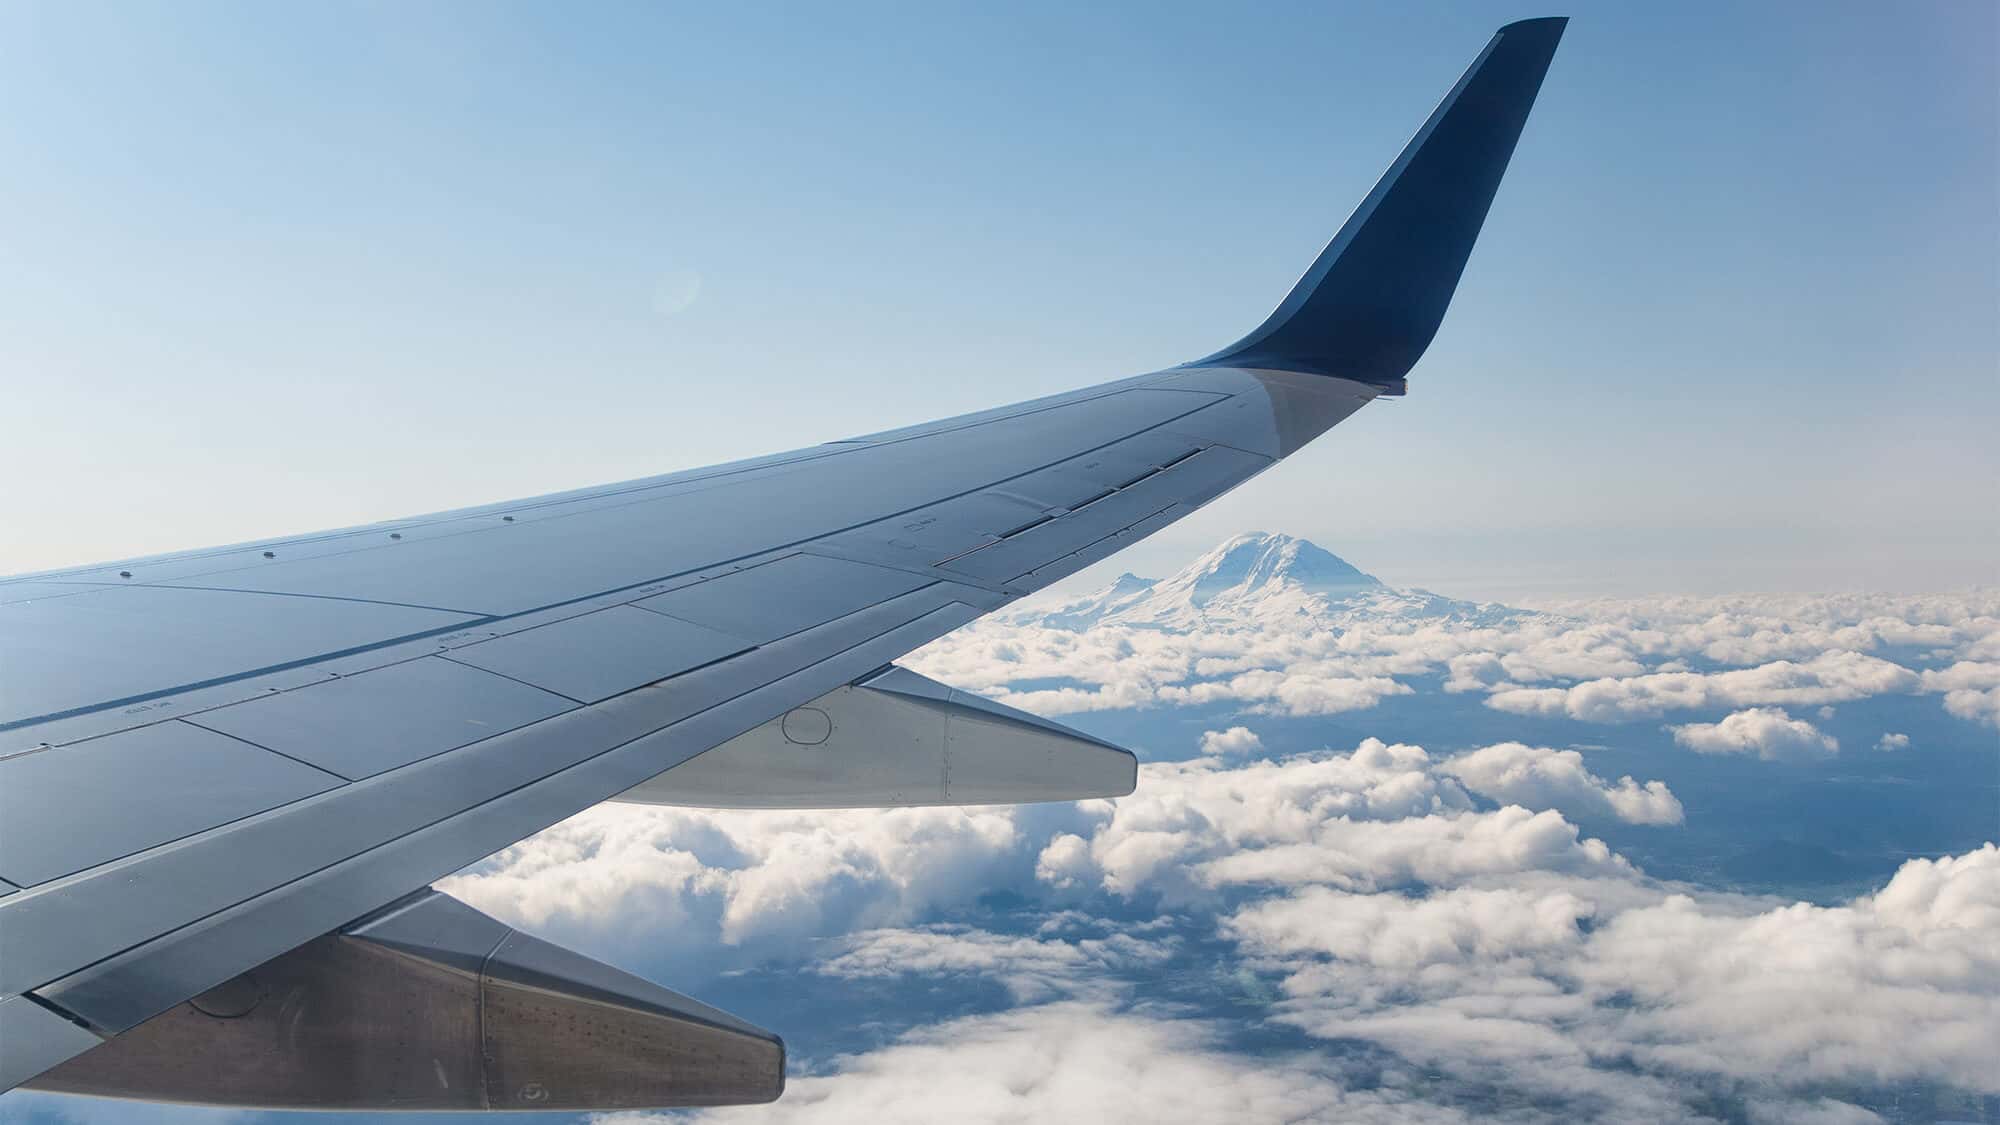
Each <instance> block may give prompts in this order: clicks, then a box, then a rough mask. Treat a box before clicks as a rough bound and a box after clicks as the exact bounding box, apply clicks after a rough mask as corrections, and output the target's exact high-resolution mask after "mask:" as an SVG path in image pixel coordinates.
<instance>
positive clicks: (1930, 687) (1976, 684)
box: [1923, 660, 2000, 727]
mask: <svg viewBox="0 0 2000 1125" xmlns="http://www.w3.org/2000/svg"><path fill="white" fill-rule="evenodd" d="M1923 685H1924V690H1925V691H1930V692H1942V693H1943V694H1944V709H1945V710H1946V711H1949V712H1951V713H1952V714H1954V715H1957V716H1958V717H1959V718H1961V719H1970V720H1972V721H1973V722H1976V723H1987V724H1990V725H1992V726H1996V727H2000V662H1980V661H1970V660H1961V661H1959V662H1958V663H1956V664H1953V665H1952V666H1951V667H1949V668H1946V669H1943V670H1942V671H1930V672H1925V673H1924V674H1923Z"/></svg>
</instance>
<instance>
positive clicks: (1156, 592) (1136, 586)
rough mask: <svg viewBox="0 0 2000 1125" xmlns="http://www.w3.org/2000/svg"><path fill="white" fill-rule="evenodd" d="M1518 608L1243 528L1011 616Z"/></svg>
mask: <svg viewBox="0 0 2000 1125" xmlns="http://www.w3.org/2000/svg"><path fill="white" fill-rule="evenodd" d="M1520 612H1521V611H1519V610H1514V609H1511V608H1509V607H1507V606H1502V605H1495V604H1491V603H1478V602H1465V601H1458V600H1456V599H1453V598H1446V597H1442V596H1440V595H1438V594H1433V593H1431V592H1429V591H1427V590H1416V589H1401V588H1398V587H1394V586H1389V585H1387V584H1385V583H1383V582H1382V581H1381V580H1380V579H1377V578H1376V577H1374V576H1373V575H1370V574H1366V573H1363V572H1362V571H1360V570H1359V569H1357V568H1355V567H1354V566H1353V565H1352V564H1350V563H1348V562H1347V561H1346V560H1345V559H1342V558H1340V557H1339V556H1337V555H1335V554H1333V553H1332V552H1331V551H1328V550H1326V549H1324V548H1322V547H1319V546H1317V545H1315V544H1313V543H1311V542H1308V541H1307V540H1304V539H1299V538H1297V537H1295V536H1291V535H1272V534H1267V533H1264V532H1248V533H1245V534H1243V535H1237V536H1232V537H1231V538H1229V539H1225V540H1223V541H1222V542H1221V543H1219V544H1217V545H1216V546H1215V547H1214V548H1213V549H1211V550H1210V551H1209V552H1208V553H1207V554H1205V555H1203V556H1201V557H1200V558H1198V559H1196V560H1195V561H1194V562H1192V563H1189V564H1188V565H1187V566H1186V567H1184V568H1183V569H1182V570H1181V571H1180V572H1179V573H1177V574H1175V575H1173V576H1172V577H1170V578H1164V579H1150V578H1141V577H1139V576H1137V575H1134V574H1122V575H1119V576H1118V578H1117V580H1116V581H1114V582H1112V583H1111V584H1110V585H1109V586H1106V587H1105V588H1103V589H1102V590H1098V591H1097V592H1095V593H1092V594H1088V595H1085V596H1083V597H1079V598H1073V599H1070V600H1067V601H1063V602H1058V603H1055V604H1049V603H1046V602H1044V603H1042V604H1040V605H1039V606H1036V605H1028V606H1023V607H1022V608H1021V609H1020V610H1019V611H1017V612H1016V613H1015V614H1014V615H1012V616H1013V617H1014V619H1015V620H1019V621H1033V622H1035V623H1038V624H1041V625H1046V626H1049V627H1051V628H1059V629H1075V630H1082V629H1087V628H1090V627H1091V626H1093V625H1101V624H1115V625H1129V626H1138V627H1153V628H1161V629H1186V628H1191V627H1193V626H1196V625H1206V626H1210V627H1214V626H1218V625H1222V626H1226V625H1229V624H1233V623H1239V622H1240V623H1242V624H1246V625H1249V624H1255V623H1258V622H1266V623H1268V622H1270V621H1271V620H1272V619H1273V618H1297V617H1306V618H1310V619H1313V620H1315V621H1318V622H1321V623H1324V624H1326V625H1328V626H1338V625H1339V624H1341V623H1342V622H1343V621H1346V620H1354V619H1358V618H1361V617H1369V618H1381V617H1402V618H1450V619H1454V620H1458V621H1464V622H1468V623H1488V622H1497V621H1500V620H1504V619H1506V618H1509V617H1513V616H1515V615H1517V614H1519V613H1520Z"/></svg>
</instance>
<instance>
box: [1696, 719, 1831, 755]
mask: <svg viewBox="0 0 2000 1125" xmlns="http://www.w3.org/2000/svg"><path fill="white" fill-rule="evenodd" d="M1668 729H1670V730H1671V731H1673V735H1674V741H1675V742H1678V743H1680V744H1681V745H1682V746H1685V747H1687V748H1688V749H1690V750H1693V751H1696V752H1697V753H1701V754H1755V755H1757V756H1758V757H1759V758H1764V759H1767V760H1771V761H1810V760H1812V759H1815V758H1826V757H1831V756H1832V755H1834V754H1836V753H1839V751H1840V743H1838V742H1836V741H1835V740H1834V739H1833V738H1832V737H1831V736H1830V735H1826V734H1822V733H1820V730H1819V728H1818V727H1815V726H1813V725H1812V724H1811V723H1809V722H1807V721H1805V720H1804V719H1794V718H1792V717H1791V716H1790V715H1788V714H1786V713H1785V711H1784V709H1783V708H1776V707H1752V708H1750V709H1749V710H1747V711H1737V712H1734V713H1733V714H1730V715H1728V716H1726V717H1724V718H1723V719H1722V721H1721V722H1716V723H1685V724H1682V725H1681V726H1676V727H1670V728H1668Z"/></svg>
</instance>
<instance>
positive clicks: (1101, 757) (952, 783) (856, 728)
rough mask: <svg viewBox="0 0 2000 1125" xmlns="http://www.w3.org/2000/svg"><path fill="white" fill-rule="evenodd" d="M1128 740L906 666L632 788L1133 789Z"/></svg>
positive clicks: (986, 795) (1004, 798) (1049, 792)
mask: <svg viewBox="0 0 2000 1125" xmlns="http://www.w3.org/2000/svg"><path fill="white" fill-rule="evenodd" d="M1138 778H1139V759H1138V758H1137V757H1136V756H1134V755H1133V753H1132V752H1131V751H1130V750H1126V749H1124V748H1123V747H1119V746H1113V745H1111V744H1110V743H1107V742H1104V741H1102V740H1100V739H1096V738H1092V737H1091V736H1090V735H1087V734H1084V733H1083V732H1082V731H1077V730H1071V729H1070V728H1069V727H1066V726H1063V725H1062V724H1061V723H1054V722H1050V721H1049V720H1047V719H1044V718H1042V717H1040V716H1038V715H1030V714H1028V713H1027V712H1025V711H1017V710H1015V709H1014V708H1012V707H1007V706H1005V705H1003V704H999V703H995V702H993V701H991V700H987V699H981V698H979V697H978V696H976V695H972V694H970V693H967V692H963V691H960V690H958V689H957V688H953V687H950V686H948V685H945V684H941V683H938V682H937V681H936V680H932V679H929V678H926V677H924V676H920V675H918V674H917V673H915V672H912V671H910V670H909V669H907V668H894V667H892V668H888V669H885V670H884V671H881V672H877V673H875V674H873V675H870V676H868V677H867V678H866V679H863V680H860V681H858V682H856V683H853V684H849V685H846V686H843V687H838V688H835V689H834V690H832V691H830V692H828V693H826V694H825V695H822V696H820V697H819V698H818V699H815V700H813V701H812V702H811V703H808V704H806V705H805V706H803V707H798V708H794V709H793V710H790V711H787V712H785V713H784V714H783V715H780V716H778V717H777V718H775V719H772V720H771V721H770V722H768V723H764V724H762V725H760V726H757V727H754V728H752V729H750V730H747V731H744V732H743V733H742V734H739V735H737V736H736V737H735V738H732V739H730V740H729V741H728V742H725V743H723V744H722V745H720V746H717V747H715V748H714V749H712V750H709V751H706V752H705V753H702V754H699V755H697V756H696V757H694V758H692V759H690V760H688V761H685V762H682V763H681V764H680V765H678V766H675V767H674V768H673V769H670V770H668V771H666V772H665V773H663V774H660V775H659V776H658V777H655V778H651V779H649V780H647V781H645V782H643V783H641V784H639V785H636V786H633V787H632V788H631V789H627V790H626V791H625V792H623V793H620V794H619V795H618V797H617V799H618V800H620V801H629V802H633V803H637V804H649V805H683V806H690V807H694V808H710V809H875V808H904V807H912V806H920V805H1011V804H1022V803H1026V802H1029V801H1080V800H1083V799H1085V798H1089V797H1123V796H1125V795H1126V794H1128V793H1130V792H1132V789H1133V787H1134V786H1136V785H1137V784H1138Z"/></svg>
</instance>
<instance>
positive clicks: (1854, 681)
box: [1487, 651, 1922, 722]
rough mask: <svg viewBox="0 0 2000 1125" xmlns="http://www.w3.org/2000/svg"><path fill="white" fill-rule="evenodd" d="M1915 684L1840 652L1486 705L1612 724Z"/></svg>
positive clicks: (1584, 686) (1514, 696) (1515, 691)
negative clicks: (1689, 712) (1667, 713)
mask: <svg viewBox="0 0 2000 1125" xmlns="http://www.w3.org/2000/svg"><path fill="white" fill-rule="evenodd" d="M1921 685H1922V680H1921V679H1920V678H1919V677H1918V675H1917V673H1915V672H1912V671H1910V670H1909V669H1908V668H1905V667H1903V666H1902V665H1900V664H1894V663H1891V662H1890V661H1887V660H1883V659H1881V658H1880V657H1874V656H1867V655H1864V654H1862V653H1858V652H1845V651H1840V652H1828V653H1823V654H1821V655H1819V656H1816V657H1814V658H1813V659H1812V660H1810V661H1807V662H1805V663H1803V664H1801V663H1795V662H1793V661H1790V660H1778V661H1773V662H1771V663H1769V664H1762V665H1759V666H1757V667H1755V668H1735V669H1731V670H1729V671H1726V672H1654V673H1650V674H1647V675H1643V676H1628V677H1623V678H1617V679H1611V678H1605V679H1596V680H1587V681H1585V682H1583V683H1580V684H1576V685H1573V686H1571V687H1567V688H1508V689H1504V690H1501V691H1497V692H1495V693H1494V694H1493V695H1492V696H1490V697H1489V698H1488V699H1487V705H1488V706H1490V707H1494V708H1496V709H1498V710H1502V711H1512V712H1515V713H1517V714H1524V715H1567V716H1568V717H1570V718H1572V719H1581V720H1583V721H1585V722H1619V721H1622V720H1627V719H1641V718H1652V717H1657V716H1659V715H1663V714H1665V713H1666V712H1668V711H1675V710H1693V709H1698V708H1712V707H1754V706H1761V705H1771V704H1785V705H1791V706H1801V707H1811V706H1817V705H1819V704H1824V703H1844V702H1847V701H1850V700H1855V699H1865V698H1867V697H1868V696H1871V695H1883V694H1887V693H1890V692H1910V691H1915V690H1917V689H1918V688H1919V687H1920V686H1921Z"/></svg>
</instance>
